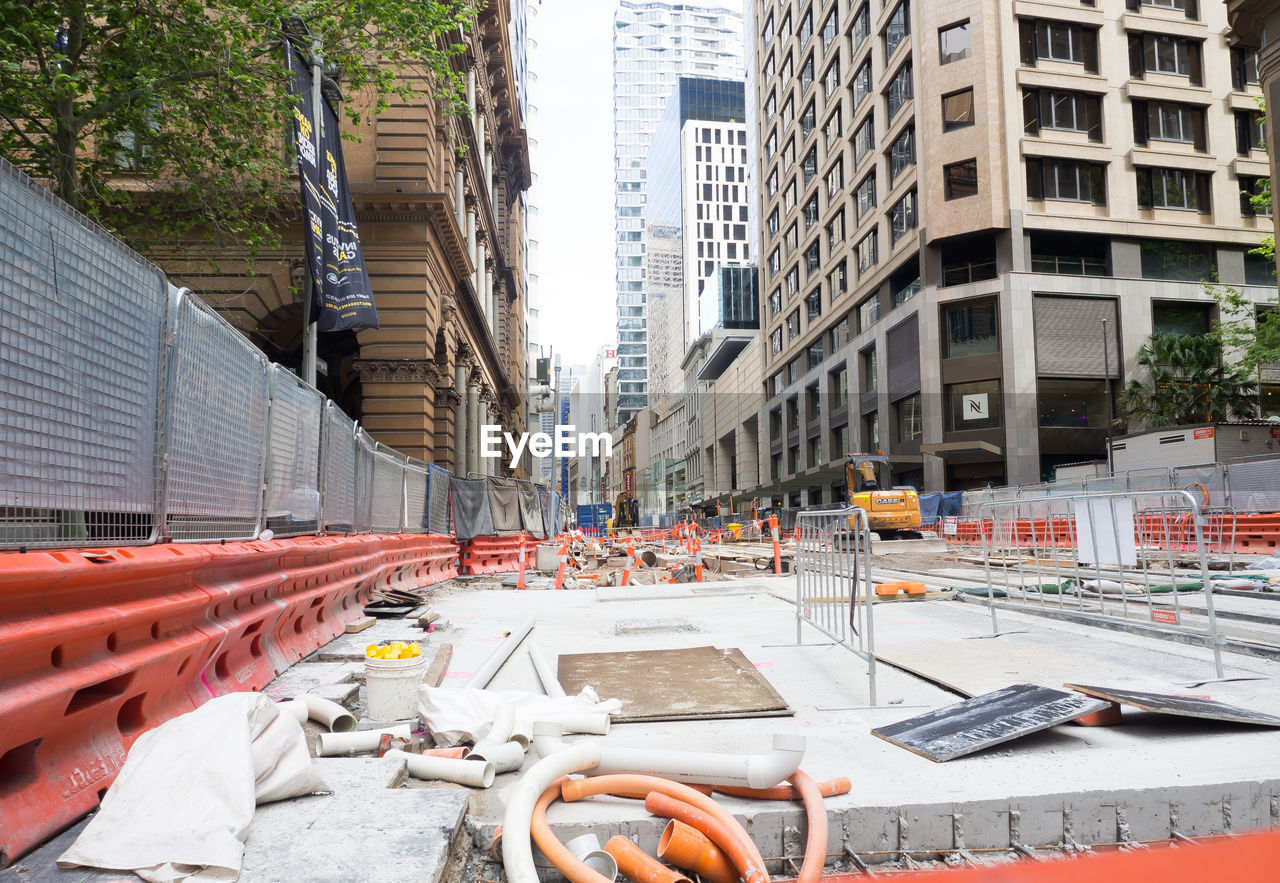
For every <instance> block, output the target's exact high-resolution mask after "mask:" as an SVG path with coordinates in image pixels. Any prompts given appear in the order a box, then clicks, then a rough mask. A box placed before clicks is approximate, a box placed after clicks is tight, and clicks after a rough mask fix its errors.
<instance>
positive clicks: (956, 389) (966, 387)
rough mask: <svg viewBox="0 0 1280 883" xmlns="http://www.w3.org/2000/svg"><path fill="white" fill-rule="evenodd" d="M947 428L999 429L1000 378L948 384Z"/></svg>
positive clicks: (952, 429) (954, 429) (953, 429)
mask: <svg viewBox="0 0 1280 883" xmlns="http://www.w3.org/2000/svg"><path fill="white" fill-rule="evenodd" d="M946 398H947V428H948V429H949V430H951V431H952V432H955V431H957V430H964V429H995V428H996V427H998V426H1000V425H1001V419H1000V410H1001V409H1000V404H1001V403H1000V381H999V380H980V381H978V382H976V383H952V384H950V385H949V386H947V388H946Z"/></svg>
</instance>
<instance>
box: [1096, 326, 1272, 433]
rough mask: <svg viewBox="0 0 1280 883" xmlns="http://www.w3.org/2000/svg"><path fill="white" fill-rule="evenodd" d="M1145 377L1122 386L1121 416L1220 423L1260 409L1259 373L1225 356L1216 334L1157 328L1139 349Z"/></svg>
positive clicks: (1151, 423) (1155, 424) (1159, 423)
mask: <svg viewBox="0 0 1280 883" xmlns="http://www.w3.org/2000/svg"><path fill="white" fill-rule="evenodd" d="M1136 361H1137V364H1138V368H1139V370H1140V371H1141V372H1143V373H1145V374H1146V377H1145V378H1143V379H1133V380H1130V381H1129V382H1128V383H1127V384H1125V386H1124V388H1123V389H1122V390H1121V391H1120V396H1119V402H1118V404H1119V408H1120V416H1121V418H1122V419H1123V420H1125V421H1127V422H1129V423H1130V424H1140V425H1142V426H1144V427H1146V428H1152V429H1154V428H1160V427H1165V426H1184V425H1186V424H1189V423H1215V422H1220V421H1223V420H1230V419H1233V418H1236V419H1239V418H1249V417H1254V416H1256V415H1257V408H1258V392H1257V383H1256V382H1255V380H1254V377H1255V376H1256V375H1255V374H1253V373H1252V372H1250V371H1248V370H1246V369H1244V368H1241V367H1240V366H1239V365H1231V366H1225V365H1223V362H1222V341H1221V340H1219V339H1218V338H1217V337H1216V336H1215V335H1213V334H1196V335H1190V334H1158V333H1157V334H1152V335H1151V337H1150V338H1149V339H1148V340H1147V342H1146V343H1145V344H1143V345H1142V347H1141V348H1140V349H1139V350H1138V353H1137V357H1136Z"/></svg>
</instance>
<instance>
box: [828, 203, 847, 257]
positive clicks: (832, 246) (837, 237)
mask: <svg viewBox="0 0 1280 883" xmlns="http://www.w3.org/2000/svg"><path fill="white" fill-rule="evenodd" d="M841 242H844V210H843V209H841V210H840V211H838V212H836V216H835V217H834V218H832V219H831V223H830V224H828V225H827V251H828V252H833V251H835V250H836V246H837V245H839V244H840V243H841Z"/></svg>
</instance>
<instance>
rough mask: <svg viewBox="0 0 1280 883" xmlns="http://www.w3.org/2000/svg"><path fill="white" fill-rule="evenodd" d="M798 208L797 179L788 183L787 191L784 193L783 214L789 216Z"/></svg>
mask: <svg viewBox="0 0 1280 883" xmlns="http://www.w3.org/2000/svg"><path fill="white" fill-rule="evenodd" d="M795 207H796V179H795V178H792V179H791V180H790V181H788V182H787V189H786V190H784V191H783V193H782V213H783V214H788V213H789V212H790V211H791V210H792V209H793V208H795Z"/></svg>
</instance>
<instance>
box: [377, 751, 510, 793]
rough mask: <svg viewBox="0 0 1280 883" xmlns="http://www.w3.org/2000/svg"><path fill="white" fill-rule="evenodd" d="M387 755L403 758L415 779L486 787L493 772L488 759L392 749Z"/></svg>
mask: <svg viewBox="0 0 1280 883" xmlns="http://www.w3.org/2000/svg"><path fill="white" fill-rule="evenodd" d="M386 756H387V757H396V758H400V759H403V760H404V765H405V769H407V770H408V771H409V775H411V776H413V777H414V778H415V779H427V780H428V781H433V782H456V783H457V784H459V785H466V786H468V787H470V788H488V787H489V786H490V785H492V784H493V777H494V774H495V771H494V768H493V764H492V763H490V762H489V761H487V760H486V761H471V760H464V759H462V758H454V757H432V756H430V755H427V754H407V753H405V752H403V751H399V750H397V749H392V750H391V751H388V752H387V754H386Z"/></svg>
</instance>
